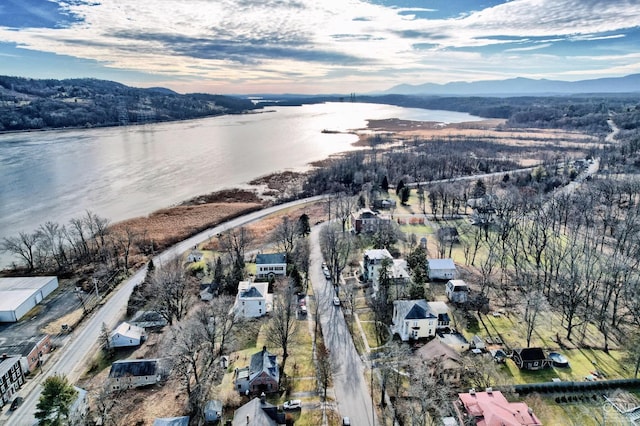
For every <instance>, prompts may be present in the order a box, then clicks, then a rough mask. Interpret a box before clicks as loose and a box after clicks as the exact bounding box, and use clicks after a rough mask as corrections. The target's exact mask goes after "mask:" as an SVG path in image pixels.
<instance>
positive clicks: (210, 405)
mask: <svg viewBox="0 0 640 426" xmlns="http://www.w3.org/2000/svg"><path fill="white" fill-rule="evenodd" d="M210 411H211V412H214V413H215V412H221V411H222V401H219V400H217V399H212V400H211V401H209V402H207V405H205V406H204V413H205V414H207V413H208V412H210Z"/></svg>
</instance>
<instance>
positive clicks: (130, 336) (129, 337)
mask: <svg viewBox="0 0 640 426" xmlns="http://www.w3.org/2000/svg"><path fill="white" fill-rule="evenodd" d="M110 338H111V347H112V348H127V347H132V346H140V345H141V344H142V342H144V341H145V340H146V339H147V335H146V333H145V331H144V328H142V327H138V326H136V325H131V324H129V323H128V322H123V323H121V324H120V325H119V326H118V327H117V328H116V329H115V330H113V331H112V332H111V336H110Z"/></svg>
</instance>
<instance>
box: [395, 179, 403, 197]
mask: <svg viewBox="0 0 640 426" xmlns="http://www.w3.org/2000/svg"><path fill="white" fill-rule="evenodd" d="M402 188H404V181H403V180H402V179H400V181H399V182H398V186H396V195H400V191H402Z"/></svg>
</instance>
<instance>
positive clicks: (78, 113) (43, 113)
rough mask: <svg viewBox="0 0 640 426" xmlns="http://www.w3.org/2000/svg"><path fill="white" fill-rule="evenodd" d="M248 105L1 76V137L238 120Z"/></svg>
mask: <svg viewBox="0 0 640 426" xmlns="http://www.w3.org/2000/svg"><path fill="white" fill-rule="evenodd" d="M256 108H260V107H257V106H255V105H254V104H253V103H252V102H251V101H250V100H248V99H240V98H234V97H231V96H222V95H210V94H203V93H192V94H186V95H181V94H178V93H176V92H173V91H171V90H169V89H165V88H149V89H140V88H135V87H129V86H125V85H123V84H120V83H116V82H112V81H105V80H96V79H89V78H85V79H69V80H53V79H47V80H34V79H28V78H21V77H9V76H0V131H20V130H39V129H56V128H63V127H103V126H115V125H126V124H131V123H148V122H160V121H173V120H184V119H191V118H200V117H208V116H214V115H221V114H236V113H242V112H246V111H249V110H253V109H256Z"/></svg>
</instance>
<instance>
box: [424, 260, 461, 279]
mask: <svg viewBox="0 0 640 426" xmlns="http://www.w3.org/2000/svg"><path fill="white" fill-rule="evenodd" d="M427 263H428V265H429V279H430V280H451V279H454V278H455V277H456V275H457V269H456V264H455V263H453V259H427Z"/></svg>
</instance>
